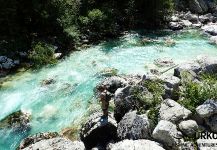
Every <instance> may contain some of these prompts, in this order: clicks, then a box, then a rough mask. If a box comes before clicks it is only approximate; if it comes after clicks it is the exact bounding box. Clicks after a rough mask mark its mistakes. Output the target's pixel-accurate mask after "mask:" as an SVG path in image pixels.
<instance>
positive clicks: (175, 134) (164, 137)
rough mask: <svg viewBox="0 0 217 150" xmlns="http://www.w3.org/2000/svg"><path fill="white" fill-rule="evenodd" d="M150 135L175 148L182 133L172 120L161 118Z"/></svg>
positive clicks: (180, 139) (181, 140) (180, 140)
mask: <svg viewBox="0 0 217 150" xmlns="http://www.w3.org/2000/svg"><path fill="white" fill-rule="evenodd" d="M152 137H153V138H154V139H155V140H156V141H158V142H161V143H162V144H163V145H164V146H166V147H169V148H172V149H177V147H179V145H180V143H181V142H183V141H184V140H183V139H182V133H181V132H179V131H178V130H177V128H176V125H175V124H173V123H172V122H169V121H166V120H161V121H160V122H159V123H158V124H157V126H156V128H155V129H154V131H153V133H152Z"/></svg>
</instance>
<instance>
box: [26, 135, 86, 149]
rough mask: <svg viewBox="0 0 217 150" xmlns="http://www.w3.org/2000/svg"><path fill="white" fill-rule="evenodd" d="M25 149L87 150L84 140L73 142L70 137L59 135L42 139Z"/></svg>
mask: <svg viewBox="0 0 217 150" xmlns="http://www.w3.org/2000/svg"><path fill="white" fill-rule="evenodd" d="M23 150H85V147H84V144H83V143H82V142H79V141H75V142H72V141H70V140H68V139H65V138H61V137H57V138H52V139H48V140H41V141H39V142H37V143H35V144H32V145H30V146H28V147H26V148H24V149H23Z"/></svg>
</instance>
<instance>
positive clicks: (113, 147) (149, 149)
mask: <svg viewBox="0 0 217 150" xmlns="http://www.w3.org/2000/svg"><path fill="white" fill-rule="evenodd" d="M107 150H165V149H164V148H163V147H162V146H161V145H160V144H159V143H157V142H155V141H150V140H135V141H134V140H123V141H121V142H118V143H115V144H109V146H108V147H107Z"/></svg>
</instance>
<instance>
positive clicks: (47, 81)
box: [41, 79, 56, 86]
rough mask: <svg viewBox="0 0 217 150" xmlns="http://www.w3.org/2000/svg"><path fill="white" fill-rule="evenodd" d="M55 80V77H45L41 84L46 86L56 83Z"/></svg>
mask: <svg viewBox="0 0 217 150" xmlns="http://www.w3.org/2000/svg"><path fill="white" fill-rule="evenodd" d="M55 82H56V81H55V80H54V79H45V80H42V81H41V85H42V86H46V85H50V84H54V83H55Z"/></svg>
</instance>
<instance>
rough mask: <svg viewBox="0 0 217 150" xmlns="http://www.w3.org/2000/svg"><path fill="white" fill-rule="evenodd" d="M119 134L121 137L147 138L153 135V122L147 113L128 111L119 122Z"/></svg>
mask: <svg viewBox="0 0 217 150" xmlns="http://www.w3.org/2000/svg"><path fill="white" fill-rule="evenodd" d="M117 134H118V137H119V138H120V139H122V140H123V139H132V140H137V139H147V138H150V135H151V123H150V122H149V120H148V117H147V116H146V115H144V114H143V115H137V114H136V111H133V112H129V113H127V114H126V115H125V116H124V117H123V118H122V120H121V121H120V122H119V123H118V129H117Z"/></svg>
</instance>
